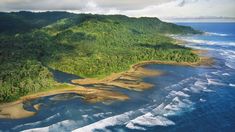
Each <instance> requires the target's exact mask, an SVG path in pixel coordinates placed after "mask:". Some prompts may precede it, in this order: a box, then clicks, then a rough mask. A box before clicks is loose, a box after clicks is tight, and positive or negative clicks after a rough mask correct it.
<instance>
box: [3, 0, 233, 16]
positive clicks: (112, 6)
mask: <svg viewBox="0 0 235 132" xmlns="http://www.w3.org/2000/svg"><path fill="white" fill-rule="evenodd" d="M9 10H13V11H17V10H33V11H36V10H37V11H38V10H44V11H45V10H66V11H70V12H75V13H97V14H124V15H129V16H135V17H139V16H150V17H194V16H195V17H196V16H230V17H235V0H40V1H39V0H37V1H36V0H0V11H9Z"/></svg>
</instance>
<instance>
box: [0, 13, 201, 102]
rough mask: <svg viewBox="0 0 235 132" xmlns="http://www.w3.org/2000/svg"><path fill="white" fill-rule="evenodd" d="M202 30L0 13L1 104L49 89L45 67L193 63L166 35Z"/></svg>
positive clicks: (84, 72) (94, 69) (104, 68)
mask: <svg viewBox="0 0 235 132" xmlns="http://www.w3.org/2000/svg"><path fill="white" fill-rule="evenodd" d="M188 33H190V34H196V33H200V32H198V31H195V30H193V29H192V28H190V27H184V26H177V25H175V24H171V23H165V22H162V21H160V20H159V19H157V18H144V17H143V18H130V17H126V16H122V15H91V14H71V13H66V12H44V13H32V12H17V13H0V64H1V65H0V71H1V73H0V102H3V101H12V100H16V99H18V98H19V97H20V96H24V95H26V94H29V93H34V92H38V91H42V90H45V89H49V88H53V87H54V85H55V84H56V82H55V81H54V78H53V75H52V73H51V72H50V71H49V70H48V69H54V70H59V71H62V72H67V73H71V74H75V75H78V76H81V77H105V76H107V75H109V74H111V73H113V72H121V71H124V70H127V69H129V67H130V65H132V64H135V63H138V62H140V61H145V60H161V61H175V62H196V61H198V60H199V58H198V56H197V55H195V54H193V53H192V52H191V49H189V48H185V47H183V46H179V45H175V44H174V40H172V39H171V38H169V37H167V36H165V34H188Z"/></svg>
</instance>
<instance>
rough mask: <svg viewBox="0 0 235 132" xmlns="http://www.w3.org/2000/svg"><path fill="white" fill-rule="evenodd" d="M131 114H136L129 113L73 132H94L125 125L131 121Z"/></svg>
mask: <svg viewBox="0 0 235 132" xmlns="http://www.w3.org/2000/svg"><path fill="white" fill-rule="evenodd" d="M131 114H134V112H133V111H129V112H125V113H123V114H120V115H116V116H111V117H108V118H105V119H102V120H100V121H97V122H95V123H92V124H90V125H87V126H84V127H81V128H78V129H76V130H73V132H93V131H95V130H106V127H108V126H114V125H123V124H124V123H126V122H128V121H130V117H129V116H130V115H131Z"/></svg>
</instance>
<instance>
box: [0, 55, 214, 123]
mask: <svg viewBox="0 0 235 132" xmlns="http://www.w3.org/2000/svg"><path fill="white" fill-rule="evenodd" d="M194 52H195V53H197V54H202V53H205V52H204V51H199V50H195V51H194ZM147 64H170V65H183V66H193V67H195V66H210V65H212V64H213V60H212V59H211V58H207V57H201V58H200V61H199V62H196V63H186V62H169V61H167V62H164V61H157V60H152V61H143V62H140V63H138V64H135V65H132V66H131V68H130V70H128V71H126V72H121V73H113V74H111V75H110V76H108V77H106V78H104V79H94V78H85V79H76V80H72V82H73V83H74V84H77V85H71V84H70V85H68V86H66V87H63V88H55V89H52V90H50V91H44V92H39V93H36V94H31V95H27V96H24V97H21V98H20V100H18V101H16V102H12V103H6V104H1V105H0V118H8V119H20V118H27V117H30V116H33V115H35V114H36V113H37V112H31V111H27V110H25V109H24V108H23V102H25V101H29V100H33V99H37V98H40V97H46V96H51V95H58V94H65V93H75V94H78V95H80V96H81V98H82V99H84V101H86V102H89V103H96V102H105V101H111V100H119V101H124V100H127V99H129V97H128V96H127V95H125V94H123V93H120V92H116V91H113V90H112V88H113V87H119V88H125V89H129V90H135V91H143V90H146V89H150V88H151V87H153V85H152V84H149V83H146V82H143V80H142V78H143V77H147V76H160V75H162V74H163V73H162V72H161V71H156V70H148V69H145V68H143V66H144V65H147ZM34 108H35V110H36V111H38V110H40V104H36V105H35V106H34Z"/></svg>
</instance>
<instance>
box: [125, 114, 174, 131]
mask: <svg viewBox="0 0 235 132" xmlns="http://www.w3.org/2000/svg"><path fill="white" fill-rule="evenodd" d="M169 125H175V123H174V122H173V121H171V120H169V119H167V118H165V117H163V116H159V115H157V116H155V115H153V114H152V113H150V112H149V113H146V114H145V115H142V116H139V117H137V118H135V119H133V120H131V121H130V122H129V123H128V124H127V125H126V127H127V128H129V129H139V130H145V129H144V128H143V127H141V126H147V127H152V126H169Z"/></svg>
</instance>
